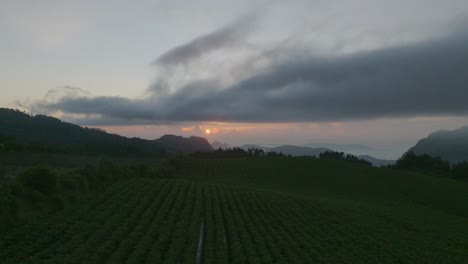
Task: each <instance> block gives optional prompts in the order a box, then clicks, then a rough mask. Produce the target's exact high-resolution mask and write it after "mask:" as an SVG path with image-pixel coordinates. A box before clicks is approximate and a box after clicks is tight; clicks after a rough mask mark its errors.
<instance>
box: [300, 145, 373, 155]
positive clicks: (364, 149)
mask: <svg viewBox="0 0 468 264" xmlns="http://www.w3.org/2000/svg"><path fill="white" fill-rule="evenodd" d="M304 147H310V148H327V149H331V150H334V151H339V152H345V153H368V152H370V151H374V150H375V149H374V148H372V147H369V146H366V145H360V144H330V143H310V144H305V145H304Z"/></svg>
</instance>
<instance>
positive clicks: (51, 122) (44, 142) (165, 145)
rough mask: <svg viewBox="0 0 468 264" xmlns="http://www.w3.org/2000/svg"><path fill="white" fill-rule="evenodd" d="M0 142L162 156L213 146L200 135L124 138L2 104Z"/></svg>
mask: <svg viewBox="0 0 468 264" xmlns="http://www.w3.org/2000/svg"><path fill="white" fill-rule="evenodd" d="M0 144H1V145H5V144H9V145H13V146H16V147H17V148H18V147H20V148H25V147H26V148H29V149H36V150H53V151H60V152H66V153H77V154H95V155H126V156H165V155H174V154H177V153H191V152H208V151H212V150H213V148H212V147H211V145H210V144H209V143H208V141H207V140H206V139H204V138H201V137H189V138H183V137H180V136H173V135H166V136H163V137H161V138H159V139H155V140H146V139H141V138H127V137H123V136H119V135H116V134H109V133H107V132H105V131H104V130H100V129H94V128H83V127H81V126H78V125H74V124H70V123H66V122H62V121H61V120H59V119H57V118H53V117H49V116H43V115H36V116H32V115H28V114H26V113H23V112H20V111H17V110H12V109H5V108H0Z"/></svg>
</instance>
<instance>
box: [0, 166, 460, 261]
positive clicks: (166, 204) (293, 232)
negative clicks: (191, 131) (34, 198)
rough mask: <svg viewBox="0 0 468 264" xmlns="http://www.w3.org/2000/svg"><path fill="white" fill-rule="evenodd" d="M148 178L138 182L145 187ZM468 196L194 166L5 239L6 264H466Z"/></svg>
mask: <svg viewBox="0 0 468 264" xmlns="http://www.w3.org/2000/svg"><path fill="white" fill-rule="evenodd" d="M136 176H138V175H136ZM467 193H468V186H467V185H466V183H465V182H457V181H454V180H451V179H446V178H438V177H432V176H427V175H420V174H417V173H412V172H407V171H399V170H391V169H383V168H372V167H369V166H363V165H360V164H353V163H350V162H345V161H335V160H320V159H312V158H285V157H281V158H245V159H186V160H183V161H182V162H180V163H179V164H178V165H177V173H176V174H175V175H171V176H167V177H165V178H157V179H150V178H143V177H132V178H130V179H128V180H122V181H120V182H118V183H115V184H113V185H112V186H111V187H110V188H108V189H107V190H106V191H105V192H103V193H102V194H100V195H98V196H96V197H95V198H94V199H91V200H89V201H87V202H86V203H84V204H82V205H80V206H77V207H76V208H71V209H67V210H65V211H63V212H61V213H58V214H56V215H53V216H52V217H42V218H37V219H32V220H31V221H30V222H28V224H25V225H23V226H20V227H17V228H15V229H13V230H11V232H7V233H6V234H5V236H4V237H3V238H1V239H0V259H1V260H2V263H466V261H467V260H468V221H467V218H468V208H467V207H466V204H467V203H466V202H467V197H466V194H467Z"/></svg>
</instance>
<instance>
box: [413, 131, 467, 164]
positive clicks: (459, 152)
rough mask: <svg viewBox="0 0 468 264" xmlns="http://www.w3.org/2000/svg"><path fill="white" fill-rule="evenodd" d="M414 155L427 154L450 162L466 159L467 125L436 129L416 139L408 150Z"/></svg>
mask: <svg viewBox="0 0 468 264" xmlns="http://www.w3.org/2000/svg"><path fill="white" fill-rule="evenodd" d="M410 151H412V152H414V153H415V154H416V155H423V154H427V155H430V156H433V157H440V158H441V159H444V160H448V161H450V162H452V163H457V162H461V161H466V160H468V126H463V127H460V128H457V129H454V130H438V131H435V132H432V133H430V134H429V135H428V136H427V137H425V138H422V139H420V140H418V142H417V143H416V145H414V146H413V147H412V148H410V149H409V150H408V152H410Z"/></svg>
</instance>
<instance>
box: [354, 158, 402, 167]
mask: <svg viewBox="0 0 468 264" xmlns="http://www.w3.org/2000/svg"><path fill="white" fill-rule="evenodd" d="M358 158H360V159H363V160H366V161H368V162H370V163H372V166H376V167H380V166H387V165H393V164H395V162H396V160H384V159H377V158H374V157H372V156H369V155H361V156H358Z"/></svg>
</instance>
